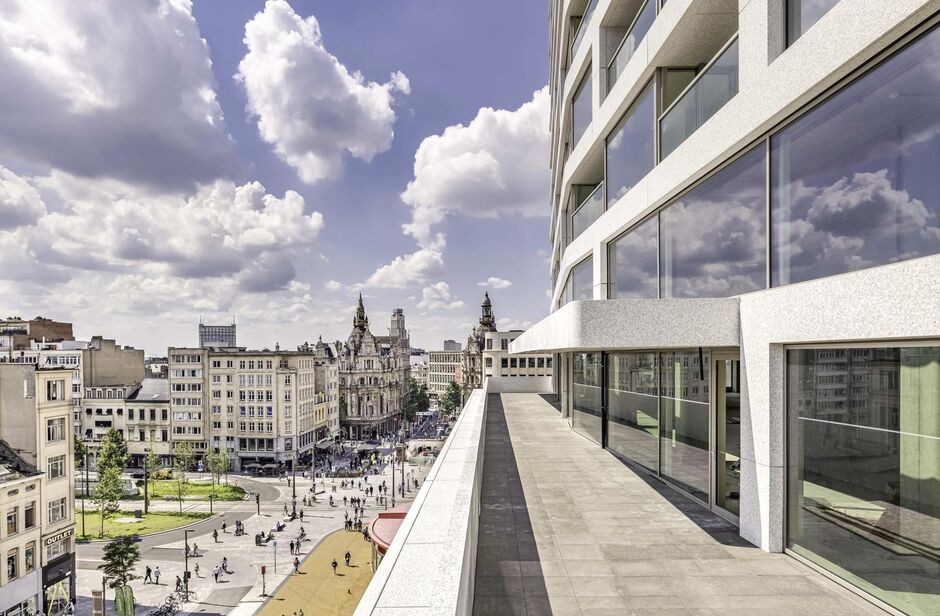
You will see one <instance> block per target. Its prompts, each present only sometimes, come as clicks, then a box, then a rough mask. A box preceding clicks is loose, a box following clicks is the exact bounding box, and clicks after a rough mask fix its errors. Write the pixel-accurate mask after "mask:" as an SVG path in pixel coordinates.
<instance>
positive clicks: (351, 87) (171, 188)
mask: <svg viewBox="0 0 940 616" xmlns="http://www.w3.org/2000/svg"><path fill="white" fill-rule="evenodd" d="M15 5H17V3H13V5H11V6H8V7H5V8H0V13H3V12H6V13H7V14H5V15H0V18H2V21H3V23H4V25H0V39H3V42H4V45H3V48H4V50H3V51H0V78H3V79H4V82H5V83H8V84H13V85H15V86H16V88H15V91H10V90H11V89H7V92H6V93H5V94H4V93H0V115H3V116H4V119H0V263H2V264H4V265H5V267H0V291H3V294H2V296H0V297H2V298H3V299H0V314H3V315H8V314H10V315H12V314H17V315H21V316H33V315H34V314H43V315H45V316H50V317H55V318H62V319H71V320H73V321H74V322H75V323H76V326H77V330H78V331H77V333H78V335H79V336H80V337H90V336H91V335H93V334H104V335H107V336H113V337H117V338H118V340H119V341H121V342H124V343H128V344H134V345H137V346H144V347H145V348H146V349H147V352H148V354H158V353H161V352H162V350H163V349H164V348H165V346H166V345H168V344H174V345H182V344H189V343H192V341H193V339H194V338H195V323H196V322H197V321H198V319H199V318H200V317H203V318H205V319H206V320H208V321H211V320H223V321H224V320H228V319H229V318H231V317H232V316H234V317H235V318H236V319H237V321H238V323H239V325H240V326H241V327H240V332H239V333H240V338H241V340H240V342H241V343H243V344H248V345H251V346H255V347H261V346H272V345H273V344H274V343H275V342H276V341H277V342H280V344H281V345H282V347H284V346H287V347H291V346H293V345H295V344H297V343H299V342H301V341H303V340H313V339H315V338H316V336H317V335H319V334H323V336H324V338H327V339H334V338H345V336H346V335H347V334H348V330H349V323H350V322H351V318H352V306H353V304H354V301H355V297H356V296H357V294H358V293H360V292H361V293H362V294H363V296H364V297H365V301H366V306H367V309H368V310H369V313H370V317H371V321H372V323H373V327H374V329H376V330H378V331H377V333H381V332H382V331H384V328H385V327H387V321H388V318H389V314H390V311H391V309H392V308H393V307H402V308H404V309H405V314H406V319H407V322H408V325H409V327H410V328H411V329H412V338H413V342H414V344H417V345H420V346H424V347H426V348H439V346H440V344H441V340H442V339H443V338H445V337H446V338H451V337H453V338H458V339H463V338H465V337H466V335H467V333H468V329H469V327H470V326H471V325H472V323H473V322H474V321H475V319H476V317H477V314H478V311H479V307H478V306H479V300H480V298H481V296H482V293H483V289H484V286H481V285H480V283H481V282H487V281H488V283H487V286H486V288H489V289H490V293H491V296H492V297H493V300H494V304H495V309H496V313H497V317H499V318H502V319H503V321H502V322H501V325H502V326H503V327H510V326H520V325H522V326H524V325H525V324H526V322H531V321H534V320H537V319H538V318H540V317H541V316H542V315H543V314H544V313H545V312H546V311H547V305H548V299H547V297H546V289H547V288H548V286H549V282H548V277H549V276H548V263H547V256H546V253H545V251H548V250H549V248H550V247H549V245H548V240H547V237H548V218H547V213H548V208H549V203H548V145H547V139H548V129H547V124H548V122H547V112H548V104H547V95H545V92H544V90H542V88H543V86H544V84H545V83H546V82H547V63H548V60H547V54H548V49H547V35H548V34H547V33H548V20H547V3H546V2H545V1H544V0H517V1H513V2H491V1H475V2H459V1H454V0H449V1H436V0H395V1H388V0H384V1H380V0H374V1H372V0H361V1H343V2H340V1H316V2H314V1H300V0H293V1H292V2H290V3H287V2H285V1H284V0H275V1H271V2H268V3H267V4H266V3H265V2H263V1H256V2H248V1H238V2H220V1H218V0H196V1H195V3H194V4H192V5H190V4H189V3H188V2H187V1H186V0H146V1H144V0H140V1H139V2H126V1H122V0H108V1H107V2H104V3H102V4H101V5H100V6H95V7H85V6H83V7H81V8H78V7H77V6H76V7H71V8H70V9H68V10H55V9H53V7H52V3H42V2H40V3H35V2H27V1H26V0H23V1H22V2H21V3H19V6H15ZM246 28H247V30H246ZM203 40H204V41H205V43H203V42H202V41H203ZM416 156H418V159H419V161H420V164H419V165H418V166H417V167H416ZM262 187H263V188H262ZM402 225H409V228H408V229H407V230H403V228H402ZM491 279H492V280H491ZM507 283H511V284H507Z"/></svg>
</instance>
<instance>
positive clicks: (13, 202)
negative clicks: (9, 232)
mask: <svg viewBox="0 0 940 616" xmlns="http://www.w3.org/2000/svg"><path fill="white" fill-rule="evenodd" d="M45 213H46V206H45V204H44V203H43V202H42V198H40V196H39V193H38V192H36V189H34V188H33V187H32V186H30V185H29V183H27V182H26V181H25V180H24V179H22V178H21V177H19V176H17V175H16V174H15V173H13V172H12V171H10V170H9V169H6V168H4V167H2V166H0V231H2V230H4V229H15V228H16V227H22V226H25V225H31V224H34V223H35V222H36V221H37V220H39V218H41V217H42V216H44V215H45Z"/></svg>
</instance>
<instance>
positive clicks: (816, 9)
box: [787, 0, 839, 45]
mask: <svg viewBox="0 0 940 616" xmlns="http://www.w3.org/2000/svg"><path fill="white" fill-rule="evenodd" d="M838 2H839V0H787V45H792V44H793V42H794V41H796V39H798V38H800V36H801V35H802V34H803V33H804V32H806V31H807V30H809V28H810V26H812V25H813V24H814V23H816V22H817V21H819V18H820V17H822V16H823V15H825V14H826V13H828V12H829V9H831V8H832V7H834V6H835V5H836V4H838Z"/></svg>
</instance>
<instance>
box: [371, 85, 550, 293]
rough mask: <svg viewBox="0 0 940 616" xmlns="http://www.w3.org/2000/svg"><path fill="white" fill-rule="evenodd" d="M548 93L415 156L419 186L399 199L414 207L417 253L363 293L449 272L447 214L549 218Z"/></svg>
mask: <svg viewBox="0 0 940 616" xmlns="http://www.w3.org/2000/svg"><path fill="white" fill-rule="evenodd" d="M548 117H549V96H548V87H547V86H546V87H545V88H542V89H541V90H538V91H536V92H535V93H534V94H533V95H532V100H530V101H528V102H526V103H524V104H523V105H521V106H520V107H519V108H518V109H516V110H514V111H509V110H506V109H492V108H490V107H484V108H483V109H480V110H479V112H478V113H477V115H476V117H475V118H474V119H473V120H472V121H471V122H470V123H469V124H468V125H466V126H464V125H463V124H456V125H453V126H448V127H447V128H446V129H444V132H443V133H442V134H440V135H432V136H430V137H427V138H426V139H424V141H422V142H421V145H420V146H418V150H417V152H416V153H415V163H414V179H412V180H411V181H410V182H409V183H408V186H407V187H406V188H405V190H404V192H402V194H401V198H402V201H404V202H405V203H406V204H407V205H409V206H411V208H412V212H411V222H410V223H407V224H405V225H402V230H403V231H404V232H405V233H406V234H407V235H411V236H412V237H414V238H415V239H416V240H417V242H418V246H419V249H418V250H417V251H416V252H413V253H411V254H407V255H402V256H399V257H396V258H395V259H394V260H393V261H392V262H391V263H388V264H387V265H383V266H381V267H379V268H378V269H377V270H376V271H375V272H374V273H373V274H372V275H371V276H369V278H368V279H367V280H366V282H365V283H364V286H385V287H395V288H404V287H408V286H414V285H418V284H426V283H427V282H428V281H429V280H430V278H432V277H433V276H435V275H437V274H438V273H440V271H441V270H442V269H443V266H444V247H445V236H444V235H443V234H442V233H439V232H436V231H435V230H434V227H435V226H436V225H438V224H440V223H441V222H443V220H444V218H445V217H446V216H447V214H449V213H452V214H460V215H463V216H471V217H478V218H496V217H498V216H501V215H506V214H516V215H523V216H540V215H545V214H548V212H549V210H548V207H549V204H548V190H549V169H548V158H547V155H546V152H548V149H549V133H548Z"/></svg>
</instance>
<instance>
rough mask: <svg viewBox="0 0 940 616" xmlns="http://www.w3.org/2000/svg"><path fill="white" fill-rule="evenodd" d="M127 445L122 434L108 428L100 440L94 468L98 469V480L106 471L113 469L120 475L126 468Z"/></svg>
mask: <svg viewBox="0 0 940 616" xmlns="http://www.w3.org/2000/svg"><path fill="white" fill-rule="evenodd" d="M128 457H129V456H128V453H127V443H126V442H125V441H124V433H123V432H121V431H120V430H116V429H114V428H108V431H107V432H106V433H105V435H104V438H103V439H102V440H101V448H100V449H99V450H98V458H97V459H96V461H95V466H96V467H97V469H98V479H99V480H100V479H101V477H102V474H103V473H104V472H105V471H107V470H108V469H112V468H113V469H115V470H117V471H118V473H120V472H121V471H123V470H124V468H125V467H126V466H127V459H128Z"/></svg>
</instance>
